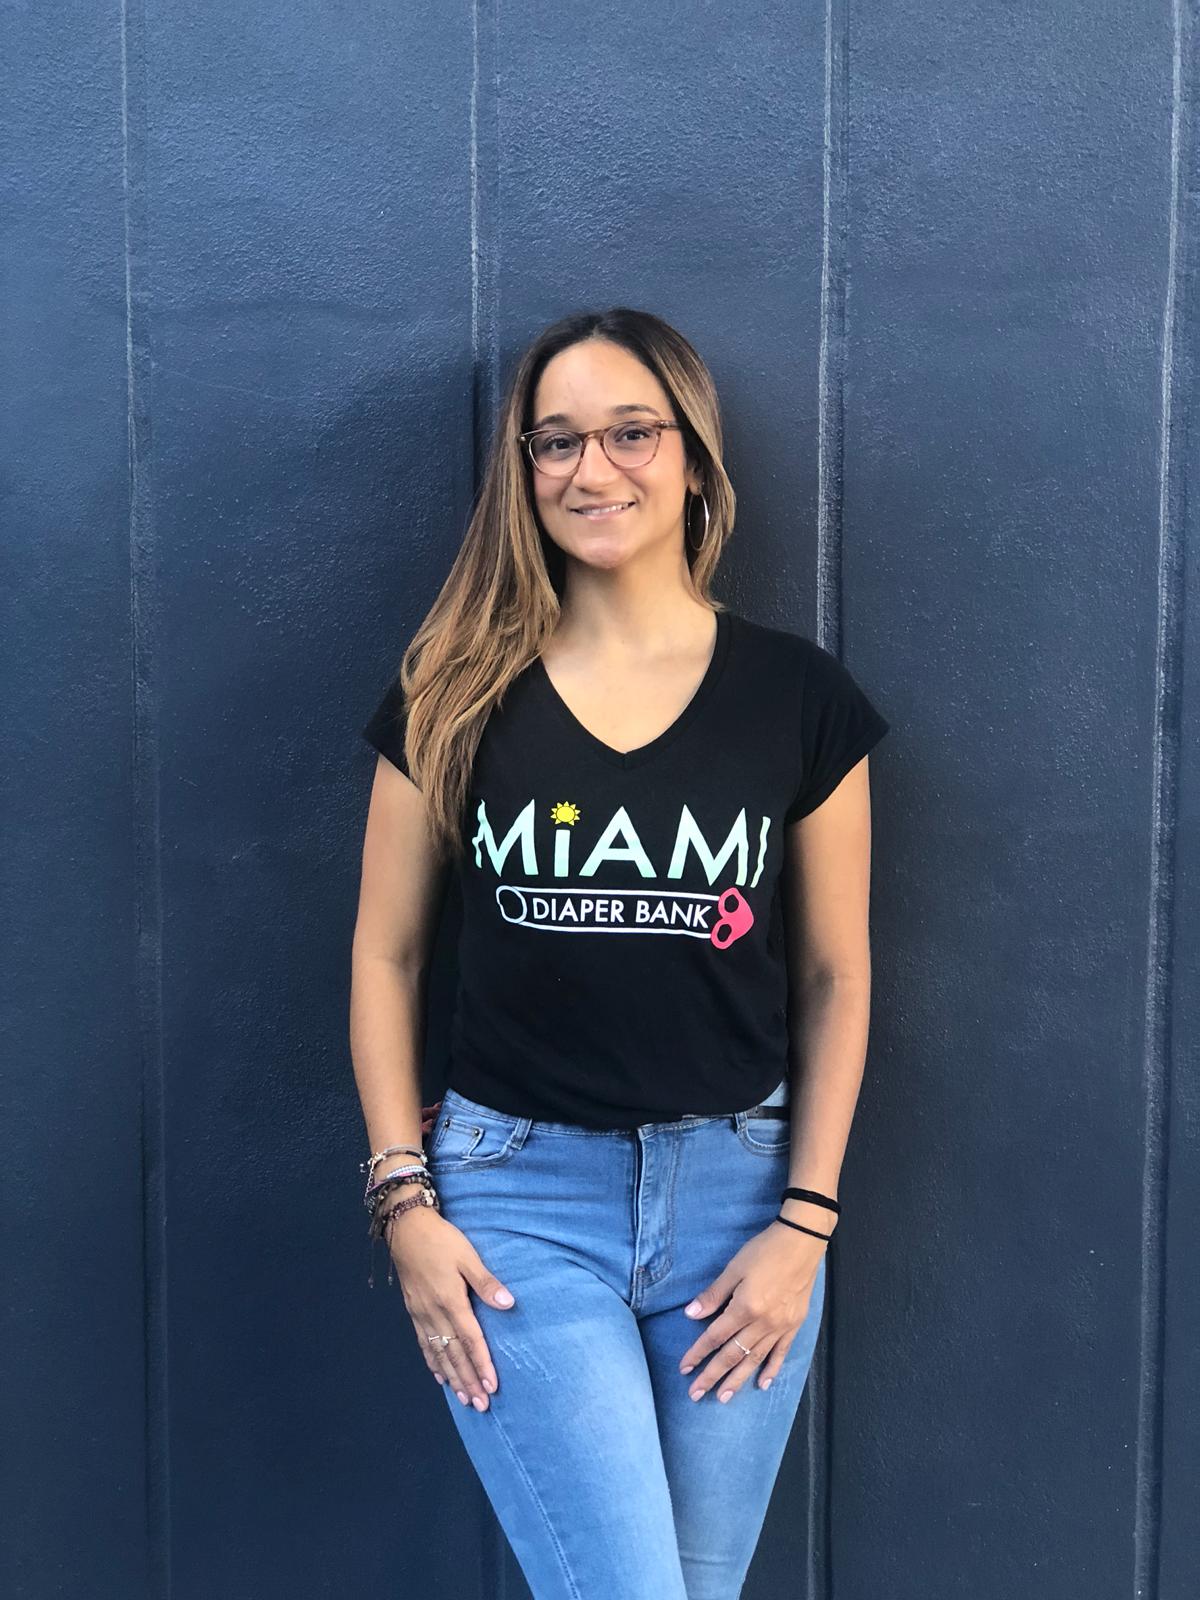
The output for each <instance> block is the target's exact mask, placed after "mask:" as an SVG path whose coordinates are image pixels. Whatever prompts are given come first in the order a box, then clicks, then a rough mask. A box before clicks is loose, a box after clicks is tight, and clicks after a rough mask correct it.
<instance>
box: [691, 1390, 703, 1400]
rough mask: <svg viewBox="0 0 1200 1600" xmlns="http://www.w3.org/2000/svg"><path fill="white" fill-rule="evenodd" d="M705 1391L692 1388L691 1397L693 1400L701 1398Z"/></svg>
mask: <svg viewBox="0 0 1200 1600" xmlns="http://www.w3.org/2000/svg"><path fill="white" fill-rule="evenodd" d="M703 1393H704V1390H703V1389H693V1390H691V1398H692V1399H693V1400H699V1399H700V1397H701V1396H702V1395H703Z"/></svg>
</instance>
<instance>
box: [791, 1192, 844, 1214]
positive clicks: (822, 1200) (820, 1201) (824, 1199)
mask: <svg viewBox="0 0 1200 1600" xmlns="http://www.w3.org/2000/svg"><path fill="white" fill-rule="evenodd" d="M783 1198H784V1199H785V1200H811V1201H812V1202H813V1204H814V1205H818V1206H827V1207H828V1208H829V1210H830V1211H835V1212H837V1214H838V1215H839V1216H840V1215H841V1211H842V1208H841V1206H840V1205H838V1203H837V1201H836V1200H831V1199H830V1198H829V1196H828V1195H827V1194H818V1193H817V1191H816V1190H815V1189H785V1190H784V1191H783Z"/></svg>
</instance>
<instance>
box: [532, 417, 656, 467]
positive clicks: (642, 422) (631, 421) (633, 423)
mask: <svg viewBox="0 0 1200 1600" xmlns="http://www.w3.org/2000/svg"><path fill="white" fill-rule="evenodd" d="M680 427H682V423H679V422H660V421H659V419H658V418H657V417H626V418H625V419H624V420H623V421H621V422H610V423H609V424H608V426H607V427H606V428H589V429H588V431H587V432H586V433H580V432H579V430H578V429H577V428H530V429H529V431H528V432H527V433H519V434H518V435H517V443H518V444H523V445H524V446H525V448H526V451H527V453H528V455H529V459H530V461H531V462H532V463H533V465H534V468H535V469H536V470H537V471H538V472H543V473H545V475H546V476H547V477H548V478H569V477H570V475H571V474H572V473H573V472H574V471H575V470H576V468H577V467H578V466H579V463H580V462H581V461H582V460H583V452H584V449H585V448H586V446H587V441H588V440H589V439H599V440H600V448H601V449H602V450H603V451H604V454H605V455H606V456H607V457H608V459H609V460H610V461H611V462H612V464H613V466H614V467H627V466H631V465H632V463H631V462H628V461H618V460H617V459H616V457H615V456H614V455H613V453H612V451H611V450H610V449H609V448H608V444H609V435H610V434H614V433H616V432H617V430H618V429H619V428H648V429H653V430H654V448H653V449H652V450H651V452H650V454H649V455H648V456H647V457H646V459H645V461H639V462H638V463H637V466H638V467H648V466H649V465H650V463H651V462H652V461H653V460H654V458H655V456H656V455H657V454H658V447H659V445H660V444H661V443H662V431H663V429H664V428H680ZM543 433H549V434H566V435H568V436H569V437H570V438H572V439H578V440H579V454H578V455H577V456H576V457H575V458H574V459H573V460H572V461H571V462H570V464H569V465H568V466H567V468H566V470H565V471H561V470H559V469H557V468H554V467H547V466H545V465H543V463H542V462H540V461H538V459H537V458H536V456H535V455H534V453H533V442H534V440H535V439H536V438H537V437H538V435H539V434H543Z"/></svg>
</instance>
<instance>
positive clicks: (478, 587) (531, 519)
mask: <svg viewBox="0 0 1200 1600" xmlns="http://www.w3.org/2000/svg"><path fill="white" fill-rule="evenodd" d="M584 339H606V340H608V341H609V342H610V343H612V344H615V345H620V346H621V347H622V348H623V349H625V350H628V351H629V353H630V354H631V355H633V356H636V358H637V359H638V360H639V361H640V362H641V363H642V364H643V366H645V367H647V368H648V369H649V371H650V372H652V373H653V374H654V376H655V377H656V378H657V379H658V381H659V383H660V384H661V385H662V387H663V389H664V390H665V391H666V393H667V396H668V397H669V399H670V402H671V405H672V408H673V411H674V415H673V417H672V418H671V419H670V420H672V421H675V422H678V423H679V424H680V425H681V438H682V440H683V446H684V454H685V460H686V462H687V465H688V466H689V467H690V468H692V469H694V470H695V472H696V474H697V476H698V477H699V479H700V482H701V487H702V490H703V493H704V496H705V499H706V500H707V502H708V510H709V521H708V524H707V531H705V527H704V525H703V521H702V518H703V508H702V507H701V506H700V505H699V504H698V503H697V502H696V501H695V499H693V500H692V502H691V505H690V506H689V505H688V498H687V496H686V495H685V501H684V508H685V515H686V518H687V521H686V522H685V525H684V548H685V551H686V559H687V562H688V567H689V569H690V573H691V580H692V584H693V587H694V588H695V591H696V594H697V596H698V598H699V599H701V600H703V601H704V603H705V604H706V605H708V606H710V607H711V609H712V610H714V611H720V610H723V609H724V607H723V606H722V605H721V602H720V601H718V600H714V599H713V598H712V595H711V593H710V585H711V582H712V578H713V574H714V572H715V571H716V567H717V563H718V561H719V559H720V556H721V551H722V549H723V547H724V545H725V543H726V541H727V540H728V538H729V536H730V534H731V533H732V531H733V521H734V511H735V506H736V496H735V495H734V491H733V485H732V484H731V483H730V481H729V478H728V475H727V474H726V472H725V467H724V464H723V462H722V430H721V415H720V406H719V402H718V400H717V391H716V388H715V386H714V384H713V381H712V376H711V374H710V373H709V370H708V368H707V367H706V366H705V364H704V362H703V361H702V360H701V359H700V357H699V355H697V353H696V351H695V350H694V349H693V348H692V346H691V345H690V344H689V343H688V341H687V340H686V339H685V338H684V337H683V335H682V334H681V333H678V332H677V331H676V330H675V329H674V328H672V327H671V326H670V325H669V324H668V323H666V322H664V321H662V319H661V318H659V317H656V316H654V315H652V313H650V312H648V311H634V310H631V309H630V308H628V307H626V306H616V307H613V308H612V309H610V310H608V311H598V312H597V311H586V312H580V313H576V314H574V315H571V316H568V317H563V318H562V319H561V320H560V321H558V322H555V323H553V324H552V325H551V326H550V327H548V328H546V329H545V330H544V331H543V332H542V333H541V334H539V335H538V337H537V338H536V339H535V340H534V341H533V343H532V344H530V345H529V346H528V347H527V349H526V350H525V352H524V354H523V355H522V356H521V358H520V360H519V362H518V363H517V367H516V370H515V372H514V374H513V377H512V380H511V383H510V384H509V387H508V391H507V394H506V396H505V399H504V401H503V404H502V406H501V409H500V414H499V417H498V419H497V422H496V429H495V433H494V435H493V438H492V443H491V449H490V451H489V455H488V461H487V465H486V467H485V470H484V474H483V482H482V485H481V488H480V491H479V495H478V498H477V500H476V504H475V509H474V511H473V512H472V515H471V519H470V523H469V525H468V527H467V532H466V536H465V538H464V539H463V542H462V546H461V548H460V549H459V552H458V554H457V556H456V557H455V560H454V564H453V566H452V567H451V569H450V572H449V574H448V576H447V578H446V581H445V582H444V583H443V585H442V588H441V590H440V592H439V594H438V596H437V598H436V599H435V601H434V602H433V605H432V606H431V607H430V609H429V612H428V614H427V615H426V617H425V619H424V621H423V622H422V623H421V625H420V627H419V628H418V629H417V631H416V633H415V634H414V635H413V637H412V640H411V642H410V643H409V645H408V647H407V648H406V650H405V651H404V655H403V657H402V659H401V662H400V666H399V668H398V670H397V677H398V678H399V683H400V688H401V690H402V691H403V700H404V708H405V713H406V731H405V755H406V759H407V762H408V766H409V770H410V772H411V774H412V778H413V782H414V783H415V784H416V785H417V787H418V788H419V789H420V790H421V792H422V794H423V796H424V799H425V809H426V818H427V825H428V828H429V831H430V835H431V837H432V840H433V844H434V848H435V851H436V852H437V853H438V854H439V855H443V856H450V857H453V858H455V859H457V858H458V857H460V856H461V854H462V852H463V849H464V842H463V838H462V836H461V835H462V823H463V820H464V819H463V812H464V809H465V806H466V803H467V795H468V791H469V788H470V781H471V769H472V765H473V763H474V760H475V753H476V750H477V749H478V746H479V740H480V736H481V735H482V733H483V728H484V724H485V723H486V721H487V719H488V716H489V714H490V713H491V711H492V708H493V707H494V706H495V705H497V704H498V703H500V702H501V701H502V700H503V696H504V693H505V690H506V689H507V688H508V685H509V684H510V683H511V682H512V681H513V679H514V678H517V677H519V676H520V674H521V673H522V672H523V671H524V670H525V669H526V667H528V666H529V665H530V663H531V662H532V661H533V660H534V659H535V658H536V657H537V656H539V655H540V654H541V652H542V649H543V646H544V645H545V644H546V643H547V642H548V640H549V639H550V637H551V635H552V634H553V633H554V631H555V628H556V627H557V625H558V620H559V613H560V599H561V596H562V591H563V577H564V571H565V565H566V558H565V556H564V554H563V552H562V551H561V550H560V549H559V547H558V546H557V545H556V544H555V543H554V541H553V540H552V539H550V538H549V537H547V535H546V534H545V533H544V531H543V530H542V527H541V524H540V521H539V519H538V516H537V513H536V509H535V502H534V495H533V488H532V483H531V478H530V475H531V474H532V472H533V470H534V468H533V465H532V463H531V462H530V460H529V456H528V454H527V453H526V451H525V449H524V447H523V446H522V445H521V444H520V443H519V442H518V438H517V435H518V434H520V433H523V432H525V431H526V430H528V429H529V428H531V427H532V426H533V418H532V407H533V399H534V394H535V392H536V389H537V385H538V382H539V380H540V378H541V375H542V372H543V370H544V368H545V367H546V365H547V363H548V362H549V361H550V360H551V359H552V358H553V357H554V356H556V355H558V354H559V353H560V352H561V351H563V350H566V349H568V348H569V347H570V346H571V345H574V344H578V343H579V342H580V341H582V340H584ZM688 523H693V524H695V523H699V524H700V529H699V532H698V533H694V534H693V533H689V529H688ZM701 537H702V538H703V543H701V544H700V548H699V550H698V551H697V550H694V549H693V547H692V541H693V540H695V541H696V542H699V541H700V539H701Z"/></svg>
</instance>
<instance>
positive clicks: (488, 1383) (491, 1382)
mask: <svg viewBox="0 0 1200 1600" xmlns="http://www.w3.org/2000/svg"><path fill="white" fill-rule="evenodd" d="M483 1387H484V1388H485V1389H486V1390H487V1392H488V1393H489V1394H495V1392H496V1380H495V1378H484V1380H483Z"/></svg>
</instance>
